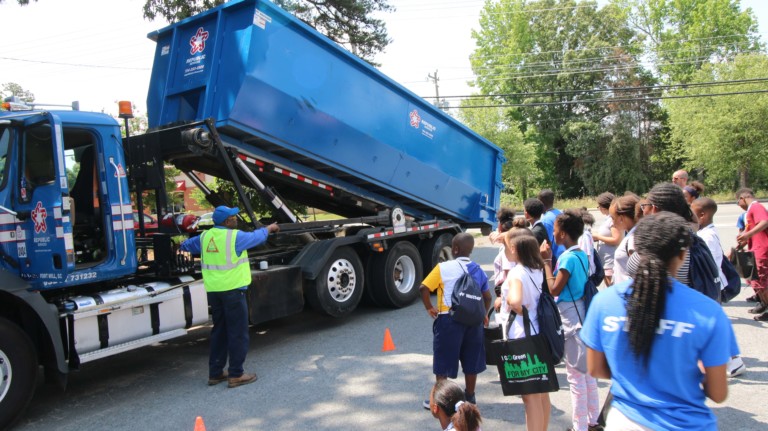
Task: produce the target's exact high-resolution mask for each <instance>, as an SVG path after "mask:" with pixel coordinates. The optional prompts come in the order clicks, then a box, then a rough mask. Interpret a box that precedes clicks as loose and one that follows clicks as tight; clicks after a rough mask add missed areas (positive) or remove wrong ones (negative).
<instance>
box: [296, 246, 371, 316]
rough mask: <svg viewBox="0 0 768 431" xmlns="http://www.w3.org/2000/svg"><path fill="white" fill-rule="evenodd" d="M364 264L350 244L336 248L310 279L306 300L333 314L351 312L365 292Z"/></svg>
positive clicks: (315, 307) (313, 305)
mask: <svg viewBox="0 0 768 431" xmlns="http://www.w3.org/2000/svg"><path fill="white" fill-rule="evenodd" d="M364 278H365V275H364V274H363V264H362V263H361V262H360V257H359V256H358V255H357V253H355V251H354V250H353V249H351V248H349V247H340V248H337V249H336V250H334V252H333V254H332V255H331V258H330V259H328V262H327V263H326V264H325V266H324V267H323V270H322V271H321V272H320V274H318V276H317V279H315V280H314V281H312V282H311V283H310V288H309V289H308V290H307V295H306V296H307V302H309V305H310V306H311V307H312V308H314V309H315V310H316V311H319V312H321V313H325V314H327V315H329V316H333V317H342V316H345V315H347V314H349V313H351V312H352V310H354V309H355V308H357V304H359V303H360V298H361V297H362V294H363V279H364Z"/></svg>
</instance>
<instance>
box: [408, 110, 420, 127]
mask: <svg viewBox="0 0 768 431" xmlns="http://www.w3.org/2000/svg"><path fill="white" fill-rule="evenodd" d="M408 116H409V117H411V127H413V128H415V129H418V128H419V124H420V123H421V117H420V116H419V112H418V111H417V110H415V109H414V110H413V111H411V113H410V114H408Z"/></svg>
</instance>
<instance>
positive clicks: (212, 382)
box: [208, 371, 229, 386]
mask: <svg viewBox="0 0 768 431" xmlns="http://www.w3.org/2000/svg"><path fill="white" fill-rule="evenodd" d="M228 377H229V375H228V374H227V372H226V371H224V372H223V373H221V375H220V376H219V377H208V386H213V385H218V384H219V383H221V382H223V381H224V380H227V378H228Z"/></svg>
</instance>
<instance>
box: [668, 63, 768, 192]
mask: <svg viewBox="0 0 768 431" xmlns="http://www.w3.org/2000/svg"><path fill="white" fill-rule="evenodd" d="M766 70H768V55H766V54H745V55H737V56H736V57H735V58H734V59H733V60H732V61H728V62H723V63H718V64H707V65H704V67H703V68H702V69H701V70H699V71H697V72H696V73H694V74H693V75H692V78H691V83H699V82H713V81H729V80H741V79H750V78H761V77H763V76H764V75H765V71H766ZM763 89H764V85H763V84H762V83H747V84H743V85H739V86H738V89H737V90H736V89H734V87H733V86H727V87H726V86H715V87H711V86H708V87H691V88H689V89H686V90H681V91H679V92H677V93H676V95H679V96H696V95H701V94H712V93H718V92H725V91H726V90H727V91H729V92H734V91H739V92H747V91H755V90H763ZM666 105H667V109H668V110H669V116H670V128H671V133H672V139H673V141H674V142H675V143H676V144H677V145H678V146H679V148H680V149H681V150H682V151H683V153H684V155H685V156H686V157H687V161H688V162H687V167H689V168H700V169H702V170H704V172H705V173H706V175H707V184H708V186H712V187H713V188H715V189H717V188H721V189H725V190H733V188H734V186H736V183H737V182H738V186H741V187H747V186H750V187H756V186H758V185H765V184H766V182H765V181H766V180H768V168H767V167H768V145H766V144H767V143H768V123H766V121H765V118H767V117H768V95H766V94H743V95H736V96H727V97H697V98H688V99H676V100H669V101H668V102H666Z"/></svg>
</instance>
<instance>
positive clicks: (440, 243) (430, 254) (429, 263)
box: [419, 232, 453, 274]
mask: <svg viewBox="0 0 768 431" xmlns="http://www.w3.org/2000/svg"><path fill="white" fill-rule="evenodd" d="M451 241H453V233H448V232H445V233H442V234H439V235H436V236H433V237H432V238H429V239H426V240H424V241H423V242H422V243H421V246H420V247H419V250H420V252H421V261H422V262H423V263H424V274H429V272H430V271H432V268H434V267H436V266H437V264H438V263H441V262H446V261H449V260H451V259H452V258H453V256H452V255H451Z"/></svg>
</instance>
